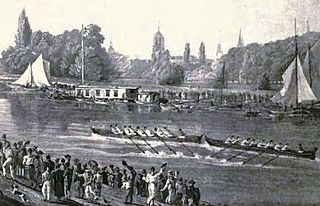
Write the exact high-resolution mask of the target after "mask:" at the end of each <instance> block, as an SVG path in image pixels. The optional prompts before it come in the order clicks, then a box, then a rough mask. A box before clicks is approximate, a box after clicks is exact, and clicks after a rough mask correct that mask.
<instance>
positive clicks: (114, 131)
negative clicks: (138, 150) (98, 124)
mask: <svg viewBox="0 0 320 206" xmlns="http://www.w3.org/2000/svg"><path fill="white" fill-rule="evenodd" d="M110 129H111V132H112V133H113V134H119V133H118V131H117V130H116V128H115V127H114V126H113V125H112V124H110Z"/></svg>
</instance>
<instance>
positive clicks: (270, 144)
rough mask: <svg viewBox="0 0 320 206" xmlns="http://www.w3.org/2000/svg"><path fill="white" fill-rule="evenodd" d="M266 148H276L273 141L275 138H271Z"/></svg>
mask: <svg viewBox="0 0 320 206" xmlns="http://www.w3.org/2000/svg"><path fill="white" fill-rule="evenodd" d="M266 148H267V149H269V148H274V143H273V140H270V141H269V142H268V144H267V145H266Z"/></svg>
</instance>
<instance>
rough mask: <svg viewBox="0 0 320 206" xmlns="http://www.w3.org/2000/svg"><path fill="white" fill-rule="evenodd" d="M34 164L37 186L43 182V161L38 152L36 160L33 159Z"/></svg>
mask: <svg viewBox="0 0 320 206" xmlns="http://www.w3.org/2000/svg"><path fill="white" fill-rule="evenodd" d="M33 165H34V170H35V171H34V180H35V183H36V186H39V185H40V183H41V175H42V162H41V160H40V156H39V155H38V154H36V155H35V156H34V161H33Z"/></svg>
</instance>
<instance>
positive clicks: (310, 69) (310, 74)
mask: <svg viewBox="0 0 320 206" xmlns="http://www.w3.org/2000/svg"><path fill="white" fill-rule="evenodd" d="M308 55H309V57H308V64H309V78H310V88H312V67H311V49H310V44H308Z"/></svg>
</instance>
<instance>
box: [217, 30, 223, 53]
mask: <svg viewBox="0 0 320 206" xmlns="http://www.w3.org/2000/svg"><path fill="white" fill-rule="evenodd" d="M222 55H223V51H222V46H221V41H220V31H219V42H218V45H217V52H216V59H220V58H221V57H222Z"/></svg>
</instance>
